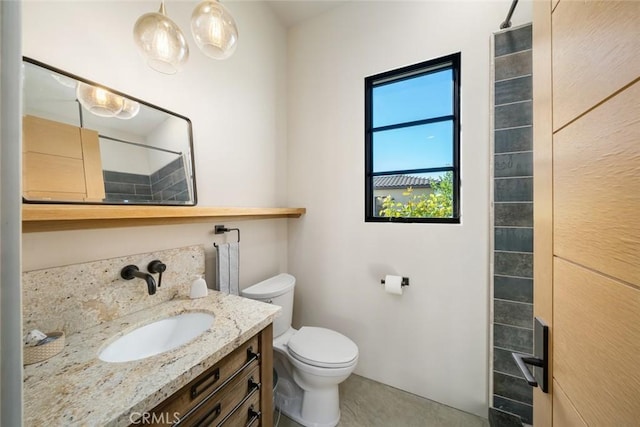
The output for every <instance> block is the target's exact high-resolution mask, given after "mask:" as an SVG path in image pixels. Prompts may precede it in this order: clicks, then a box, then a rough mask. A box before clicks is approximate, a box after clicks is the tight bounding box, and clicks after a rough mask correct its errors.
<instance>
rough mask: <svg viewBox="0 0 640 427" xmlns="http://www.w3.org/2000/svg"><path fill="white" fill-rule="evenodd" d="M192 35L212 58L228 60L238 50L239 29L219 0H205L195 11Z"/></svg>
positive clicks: (201, 48)
mask: <svg viewBox="0 0 640 427" xmlns="http://www.w3.org/2000/svg"><path fill="white" fill-rule="evenodd" d="M191 34H192V35H193V38H194V39H195V41H196V44H197V45H198V47H199V48H200V50H201V51H202V52H203V53H204V54H205V55H207V56H208V57H210V58H214V59H227V58H228V57H230V56H231V55H232V54H233V52H234V51H235V50H236V45H237V43H238V28H237V27H236V23H235V21H234V19H233V16H231V14H230V13H229V12H228V11H227V9H225V7H224V6H222V4H220V2H219V1H218V0H205V1H203V2H201V3H200V4H199V5H198V6H196V8H195V9H194V10H193V14H192V15H191Z"/></svg>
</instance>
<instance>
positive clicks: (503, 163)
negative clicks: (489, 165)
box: [493, 152, 533, 178]
mask: <svg viewBox="0 0 640 427" xmlns="http://www.w3.org/2000/svg"><path fill="white" fill-rule="evenodd" d="M493 157H494V163H493V165H494V169H493V174H494V176H495V177H500V178H504V177H516V176H533V152H528V153H509V154H496V155H495V156H493Z"/></svg>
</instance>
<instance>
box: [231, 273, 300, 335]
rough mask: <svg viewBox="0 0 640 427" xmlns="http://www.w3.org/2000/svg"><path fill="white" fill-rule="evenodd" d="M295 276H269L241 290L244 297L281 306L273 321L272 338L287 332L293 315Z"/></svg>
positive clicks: (284, 274)
mask: <svg viewBox="0 0 640 427" xmlns="http://www.w3.org/2000/svg"><path fill="white" fill-rule="evenodd" d="M295 285H296V278H295V277H293V276H292V275H290V274H286V273H282V274H278V275H277V276H273V277H270V278H268V279H266V280H263V281H262V282H259V283H256V284H255V285H252V286H249V287H248V288H246V289H243V290H242V291H241V294H242V296H243V297H245V298H251V299H255V300H258V301H262V302H267V303H270V304H275V305H277V306H280V307H282V312H281V313H280V316H278V317H276V319H275V320H274V321H273V336H274V338H275V337H277V336H280V335H282V334H283V333H285V332H287V330H288V329H289V328H290V327H291V319H292V317H293V288H294V286H295Z"/></svg>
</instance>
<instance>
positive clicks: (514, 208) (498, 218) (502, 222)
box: [493, 203, 533, 227]
mask: <svg viewBox="0 0 640 427" xmlns="http://www.w3.org/2000/svg"><path fill="white" fill-rule="evenodd" d="M493 216H494V224H495V226H496V227H533V203H494V204H493Z"/></svg>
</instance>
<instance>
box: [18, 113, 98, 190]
mask: <svg viewBox="0 0 640 427" xmlns="http://www.w3.org/2000/svg"><path fill="white" fill-rule="evenodd" d="M22 133H23V138H22V151H23V177H24V178H23V187H24V188H23V194H24V196H25V197H26V198H27V199H30V200H69V201H85V202H99V201H102V199H104V197H105V189H104V179H103V175H102V161H101V156H100V142H99V139H98V132H96V131H94V130H90V129H86V128H80V127H77V126H72V125H68V124H65V123H60V122H55V121H52V120H47V119H43V118H41V117H35V116H24V117H23V119H22Z"/></svg>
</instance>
